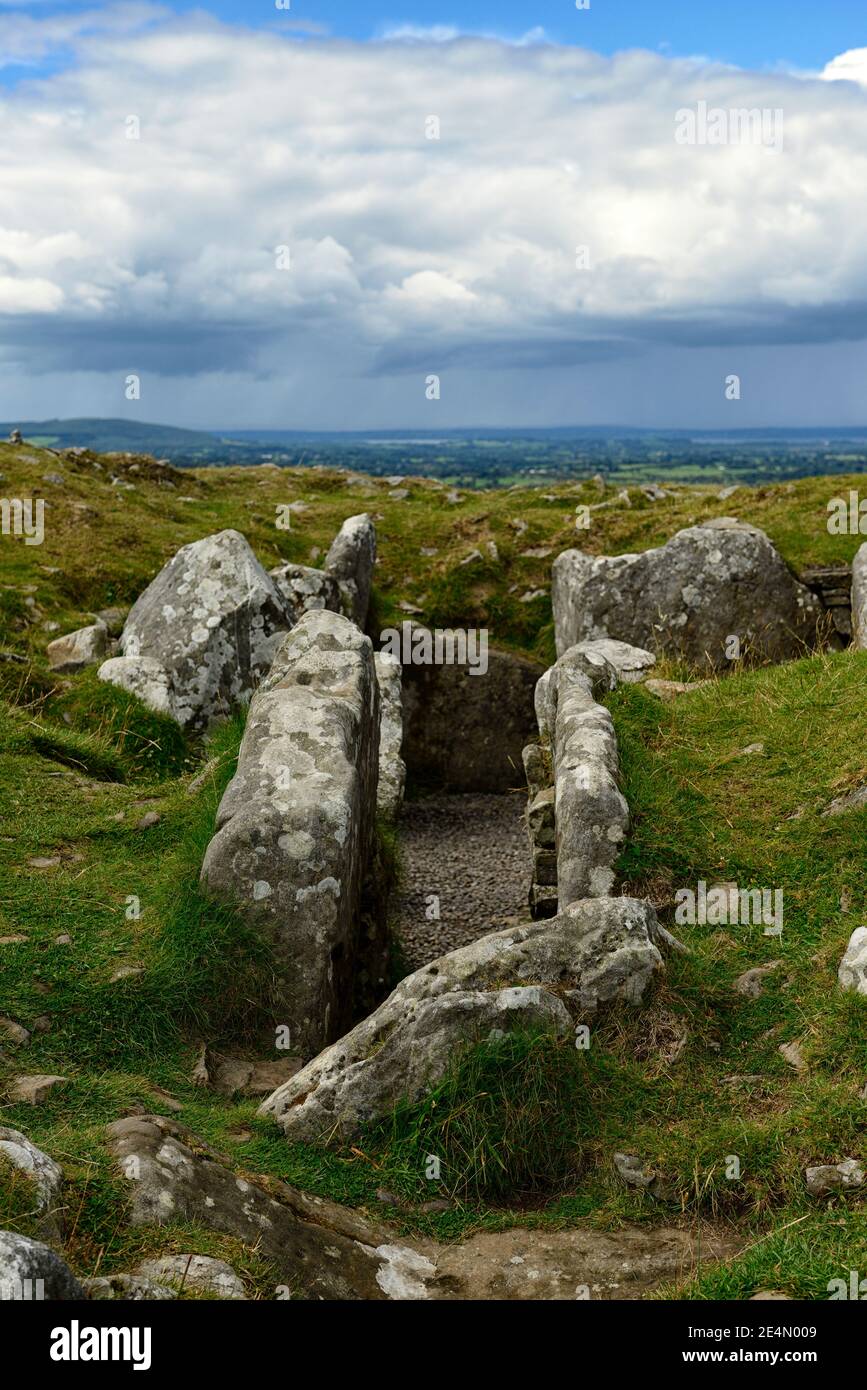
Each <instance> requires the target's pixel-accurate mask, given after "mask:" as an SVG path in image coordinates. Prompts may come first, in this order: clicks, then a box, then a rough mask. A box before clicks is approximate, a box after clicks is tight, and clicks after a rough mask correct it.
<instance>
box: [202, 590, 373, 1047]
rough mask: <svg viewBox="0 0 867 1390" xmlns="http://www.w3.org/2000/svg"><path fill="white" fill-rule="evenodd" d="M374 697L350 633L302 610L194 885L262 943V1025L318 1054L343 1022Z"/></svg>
mask: <svg viewBox="0 0 867 1390" xmlns="http://www.w3.org/2000/svg"><path fill="white" fill-rule="evenodd" d="M379 717H380V715H379V689H378V686H377V680H376V672H375V669H374V662H373V648H372V645H371V642H370V639H369V638H368V637H365V636H364V635H363V634H362V633H361V632H360V631H359V629H358V628H357V627H356V626H355V624H354V623H352V622H350V621H349V620H348V619H347V618H344V617H343V616H342V615H340V614H337V613H328V612H326V611H324V610H320V611H317V612H310V613H305V615H304V617H303V618H302V619H301V621H300V623H299V624H298V625H297V627H295V628H294V629H293V631H292V632H291V633H289V635H288V636H287V637H285V638H284V640H283V642H282V643H281V645H280V648H279V650H278V652H277V655H276V657H275V660H274V665H273V667H272V669H271V671H270V673H269V675H268V677H267V678H266V680H264V681H263V682H262V684H261V686H260V687H259V689H258V691H257V692H256V694H255V695H254V697H253V700H252V701H251V704H250V713H249V716H248V719H247V728H246V732H245V734H244V739H243V742H242V744H241V750H240V753H239V756H238V770H237V772H236V774H235V776H234V777H233V779H232V781H231V782H230V783H229V785H228V787H227V788H226V791H225V794H224V796H223V799H222V801H221V802H220V806H219V809H218V811H217V822H216V824H217V833H216V834H215V835H214V838H213V839H212V840H211V843H210V845H209V846H208V849H207V852H206V854H205V860H204V864H203V867H202V883H203V884H204V885H205V886H206V887H207V888H209V889H210V890H211V891H212V892H213V893H215V894H217V895H218V896H219V897H220V898H222V899H224V900H225V901H228V902H231V903H233V904H235V905H237V906H238V908H239V909H240V910H241V912H242V914H243V916H244V918H245V919H246V920H247V921H248V922H250V923H251V924H252V925H254V926H255V927H256V928H257V929H259V930H261V931H263V932H264V933H265V934H266V935H267V937H268V938H269V940H270V941H271V942H272V943H273V946H274V951H275V968H276V972H277V986H276V998H275V1010H276V1012H275V1015H274V1017H275V1022H277V1023H280V1024H287V1025H288V1026H289V1028H290V1030H291V1040H292V1050H293V1052H296V1053H298V1054H301V1055H304V1056H310V1055H312V1054H314V1053H316V1052H318V1051H319V1049H320V1048H322V1047H323V1046H324V1045H325V1044H326V1043H327V1042H329V1041H330V1040H331V1039H332V1038H333V1037H335V1036H338V1035H339V1033H340V1032H341V1031H342V1029H343V1028H345V1026H346V1024H347V1022H348V1021H349V1014H350V1008H351V995H352V984H353V981H354V979H355V977H356V975H357V974H358V972H359V969H360V965H361V963H360V961H359V959H358V954H359V949H358V948H359V941H360V939H361V931H362V927H361V923H360V913H359V900H360V895H361V889H362V883H363V879H364V875H365V871H366V869H367V865H368V862H369V859H370V853H371V848H372V844H373V837H374V832H375V821H376V795H377V780H378V760H379Z"/></svg>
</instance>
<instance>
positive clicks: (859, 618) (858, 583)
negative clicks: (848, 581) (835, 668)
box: [852, 541, 867, 651]
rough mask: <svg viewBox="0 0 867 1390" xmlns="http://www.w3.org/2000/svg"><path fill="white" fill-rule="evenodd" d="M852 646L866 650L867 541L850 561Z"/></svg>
mask: <svg viewBox="0 0 867 1390" xmlns="http://www.w3.org/2000/svg"><path fill="white" fill-rule="evenodd" d="M852 646H853V647H858V648H859V649H860V650H861V651H867V541H865V543H864V544H863V545H862V546H861V549H860V550H859V551H858V553H857V555H856V556H855V559H854V560H853V561H852Z"/></svg>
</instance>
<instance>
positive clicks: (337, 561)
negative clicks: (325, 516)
mask: <svg viewBox="0 0 867 1390" xmlns="http://www.w3.org/2000/svg"><path fill="white" fill-rule="evenodd" d="M375 564H376V527H375V526H374V524H373V521H372V519H371V517H370V516H368V514H367V512H362V513H361V514H360V515H359V516H350V517H347V519H346V521H344V523H343V525H342V526H341V528H340V530H339V531H338V532H337V535H336V536H335V537H334V540H333V541H332V542H331V548H330V549H329V551H328V554H327V555H326V557H325V568H326V570H327V571H328V573H329V574H330V575H332V576H333V577H334V579H336V580H337V584H338V587H339V589H340V599H341V604H342V606H343V612H344V613H345V614H346V616H347V617H348V618H351V619H352V621H353V622H354V623H357V624H358V626H359V627H360V628H362V629H363V628H364V625H365V623H366V622H367V609H368V606H369V604H370V587H371V584H372V582H373V567H374V565H375Z"/></svg>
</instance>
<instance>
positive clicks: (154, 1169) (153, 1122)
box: [109, 1116, 742, 1302]
mask: <svg viewBox="0 0 867 1390" xmlns="http://www.w3.org/2000/svg"><path fill="white" fill-rule="evenodd" d="M109 1135H110V1138H111V1143H112V1147H113V1148H114V1151H115V1153H116V1154H117V1157H118V1159H119V1162H120V1165H121V1169H122V1171H123V1173H124V1175H125V1176H126V1178H127V1179H128V1181H129V1184H130V1191H131V1195H132V1220H133V1222H134V1224H136V1225H163V1224H166V1223H169V1222H173V1221H179V1220H180V1221H189V1222H191V1223H194V1224H196V1225H198V1226H204V1227H206V1228H208V1229H211V1230H216V1231H220V1232H223V1233H225V1234H228V1235H232V1236H235V1237H236V1238H238V1239H240V1240H242V1241H243V1242H244V1243H245V1244H247V1245H248V1246H251V1247H255V1248H256V1249H257V1251H258V1253H259V1254H260V1255H261V1256H262V1257H263V1258H265V1259H268V1260H270V1261H271V1262H272V1263H273V1264H274V1265H275V1267H276V1268H277V1270H278V1271H279V1272H280V1274H281V1275H282V1277H283V1278H285V1279H286V1280H287V1281H289V1280H291V1281H292V1287H298V1288H299V1289H300V1291H301V1292H303V1294H305V1295H306V1296H307V1297H308V1298H323V1299H364V1300H385V1299H389V1300H394V1301H399V1302H404V1301H416V1300H426V1299H427V1300H492V1299H497V1300H499V1299H504V1300H509V1301H516V1300H525V1299H533V1300H536V1299H545V1300H547V1299H562V1300H566V1299H568V1300H570V1301H572V1300H574V1299H575V1298H590V1299H597V1298H598V1299H607V1298H621V1299H622V1298H625V1299H629V1298H639V1297H641V1296H642V1295H643V1294H644V1293H645V1292H647V1291H648V1290H649V1289H652V1288H653V1287H655V1286H656V1285H657V1284H659V1283H661V1282H663V1281H666V1280H671V1279H678V1278H683V1277H685V1276H687V1275H689V1274H690V1273H691V1272H692V1271H693V1269H695V1268H696V1266H697V1263H698V1261H699V1258H700V1259H701V1262H702V1268H706V1261H707V1260H708V1259H711V1260H715V1259H720V1258H723V1257H728V1256H731V1255H734V1254H736V1253H737V1250H738V1249H739V1246H740V1244H742V1241H739V1240H738V1238H737V1237H735V1236H732V1235H731V1233H730V1232H725V1233H721V1232H718V1231H715V1230H713V1229H712V1228H704V1227H701V1228H699V1229H698V1230H696V1231H693V1232H691V1233H690V1232H687V1231H684V1230H672V1229H669V1228H665V1227H661V1228H660V1227H657V1228H654V1229H652V1230H651V1229H648V1228H644V1227H624V1228H621V1229H619V1230H618V1231H616V1232H613V1233H608V1232H600V1231H593V1230H583V1229H575V1230H562V1231H549V1230H539V1231H534V1230H528V1229H527V1228H525V1227H521V1228H518V1229H515V1230H510V1231H481V1232H478V1233H477V1234H475V1235H473V1236H471V1237H470V1238H469V1239H468V1240H466V1241H464V1242H463V1243H461V1244H456V1243H454V1242H451V1243H449V1244H446V1245H442V1244H439V1243H438V1242H436V1241H433V1240H421V1239H418V1238H415V1237H413V1238H412V1242H411V1243H409V1242H408V1240H407V1238H406V1237H403V1236H400V1235H398V1234H397V1232H396V1231H395V1230H394V1228H393V1227H390V1226H388V1225H387V1224H384V1223H379V1222H374V1221H371V1220H369V1219H367V1218H366V1217H364V1216H362V1215H360V1214H359V1213H357V1212H354V1211H350V1210H348V1209H346V1208H344V1207H340V1206H337V1205H336V1204H335V1203H333V1202H328V1201H325V1200H324V1199H322V1198H319V1197H311V1196H309V1195H308V1194H306V1193H302V1192H299V1191H297V1190H295V1189H293V1188H290V1187H288V1186H286V1184H284V1183H280V1182H278V1181H276V1180H274V1179H271V1180H270V1181H269V1190H268V1192H266V1191H265V1190H264V1189H263V1188H262V1187H260V1186H259V1185H258V1184H256V1183H254V1182H251V1181H248V1180H246V1179H244V1178H239V1177H237V1176H236V1175H235V1174H234V1173H233V1172H232V1171H231V1170H230V1169H229V1168H227V1167H226V1166H225V1165H224V1163H223V1162H222V1161H221V1160H220V1158H219V1156H218V1155H215V1154H214V1153H213V1152H212V1151H209V1150H208V1148H207V1146H206V1145H204V1144H203V1143H202V1142H201V1140H198V1139H197V1138H196V1136H194V1135H190V1134H189V1132H188V1131H185V1130H183V1129H182V1128H181V1127H180V1126H178V1125H177V1124H176V1123H175V1122H173V1121H168V1120H162V1119H159V1118H158V1117H154V1116H145V1117H142V1118H135V1119H128V1120H120V1121H118V1122H116V1123H115V1124H113V1125H111V1126H110V1127H109Z"/></svg>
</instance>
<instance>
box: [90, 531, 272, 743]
mask: <svg viewBox="0 0 867 1390" xmlns="http://www.w3.org/2000/svg"><path fill="white" fill-rule="evenodd" d="M291 626H292V615H291V613H290V611H289V608H288V605H287V603H286V601H285V599H284V598H283V597H282V596H281V594H280V593H279V592H278V590H277V589H276V587H275V585H274V581H273V580H272V579H271V578H270V576H269V575H268V574H266V573H265V571H264V569H263V568H262V566H261V565H260V564H259V561H258V560H257V559H256V556H255V555H254V554H253V552H252V550H251V549H250V546H249V545H248V544H247V542H246V540H245V539H244V537H243V536H242V535H240V533H239V532H238V531H220V532H218V533H217V534H216V535H214V536H206V537H205V539H204V540H201V541H194V542H193V543H192V544H191V545H185V546H183V547H182V548H181V549H180V550H179V551H178V553H177V555H175V556H174V558H173V559H172V560H170V561H169V563H168V564H167V565H166V566H165V567H164V568H163V569H162V570H160V573H159V574H158V575H157V577H156V579H155V580H154V581H153V583H152V584H149V585H148V587H147V588H146V589H145V591H144V593H143V594H141V595H140V597H139V598H138V600H137V601H136V603H135V604H134V605H133V608H132V610H131V612H130V615H129V617H128V618H127V620H126V624H125V626H124V629H123V635H122V637H121V639H120V646H121V651H122V652H123V656H124V664H123V665H121V664H120V663H119V662H118V663H114V662H106V664H105V666H103V667H101V668H100V671H99V675H100V678H101V679H103V680H110V681H112V682H113V683H114V684H117V685H122V686H123V687H124V688H125V689H128V690H132V691H133V692H134V693H135V694H137V695H139V696H144V697H147V695H148V693H149V692H150V691H151V690H153V691H154V695H155V698H154V703H153V706H152V707H153V708H155V709H158V710H159V712H160V713H165V709H166V704H168V706H169V708H170V711H171V713H172V715H173V716H174V718H175V719H176V720H177V721H178V723H179V724H181V725H182V726H183V727H185V728H189V729H190V730H201V729H206V728H208V727H209V726H210V725H211V724H213V723H215V722H216V721H217V720H218V719H220V718H222V717H225V716H226V715H228V714H230V713H231V711H232V709H233V708H234V707H235V706H237V705H239V704H244V703H246V701H247V700H249V698H250V696H251V694H252V692H253V690H254V689H255V687H256V685H257V683H258V682H259V680H260V679H261V678H262V676H264V675H265V673H266V672H267V670H268V668H269V666H270V665H271V661H272V658H273V656H274V651H275V648H276V646H277V643H278V641H279V639H280V636H281V635H282V634H283V633H284V632H286V631H288V629H289V628H290V627H291ZM136 662H137V663H147V664H146V665H142V664H139V665H133V664H131V663H136ZM153 663H157V665H154V664H153ZM159 668H162V670H160V669H159ZM163 671H164V672H165V675H163V674H162V672H163Z"/></svg>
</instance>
